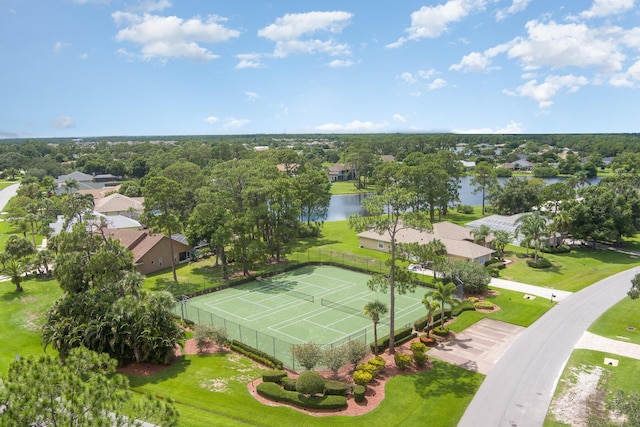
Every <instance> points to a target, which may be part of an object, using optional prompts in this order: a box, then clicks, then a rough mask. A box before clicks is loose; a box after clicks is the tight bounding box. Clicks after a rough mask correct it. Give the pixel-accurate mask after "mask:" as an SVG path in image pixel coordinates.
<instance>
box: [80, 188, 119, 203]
mask: <svg viewBox="0 0 640 427" xmlns="http://www.w3.org/2000/svg"><path fill="white" fill-rule="evenodd" d="M120 187H121V186H120V185H116V186H115V187H102V188H94V189H90V190H78V194H91V195H92V196H93V200H98V199H103V198H105V197H107V196H108V195H109V194H111V193H117V192H118V191H119V190H120Z"/></svg>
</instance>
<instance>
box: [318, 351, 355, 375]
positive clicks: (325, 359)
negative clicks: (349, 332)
mask: <svg viewBox="0 0 640 427" xmlns="http://www.w3.org/2000/svg"><path fill="white" fill-rule="evenodd" d="M348 361H349V360H348V358H347V351H346V348H345V347H344V346H340V347H334V348H329V349H326V350H324V351H323V352H322V363H323V364H324V365H325V366H326V367H327V368H329V369H331V371H332V372H333V375H335V376H336V377H337V376H338V370H340V368H341V367H342V366H344V364H345V363H347V362H348Z"/></svg>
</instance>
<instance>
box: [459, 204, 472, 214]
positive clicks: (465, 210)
mask: <svg viewBox="0 0 640 427" xmlns="http://www.w3.org/2000/svg"><path fill="white" fill-rule="evenodd" d="M456 211H458V212H459V213H462V214H472V213H473V206H470V205H458V206H456Z"/></svg>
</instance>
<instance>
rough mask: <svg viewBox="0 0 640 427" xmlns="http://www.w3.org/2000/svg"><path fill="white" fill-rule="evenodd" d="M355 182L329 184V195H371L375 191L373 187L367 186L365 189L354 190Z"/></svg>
mask: <svg viewBox="0 0 640 427" xmlns="http://www.w3.org/2000/svg"><path fill="white" fill-rule="evenodd" d="M356 182H357V181H355V180H352V181H335V182H332V183H331V194H332V195H337V194H357V193H373V192H375V191H376V187H375V186H374V185H367V188H356V186H355V183H356Z"/></svg>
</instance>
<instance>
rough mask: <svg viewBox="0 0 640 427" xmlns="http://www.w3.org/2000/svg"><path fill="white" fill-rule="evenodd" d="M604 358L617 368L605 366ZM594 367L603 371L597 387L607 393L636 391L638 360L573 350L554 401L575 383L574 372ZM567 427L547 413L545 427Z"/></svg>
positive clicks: (639, 362) (639, 368)
mask: <svg viewBox="0 0 640 427" xmlns="http://www.w3.org/2000/svg"><path fill="white" fill-rule="evenodd" d="M605 357H607V358H612V359H616V360H618V366H615V367H614V366H609V365H605V364H604V358H605ZM596 366H597V367H600V368H602V369H604V371H605V374H604V375H603V376H602V377H601V379H600V383H599V386H600V387H602V388H603V389H604V390H606V391H607V392H614V391H616V390H623V391H625V392H637V391H638V371H639V370H640V360H636V359H629V358H626V357H622V356H618V355H615V354H610V353H603V352H599V351H592V350H575V351H574V352H573V353H572V354H571V357H570V358H569V361H568V362H567V365H566V366H565V369H564V372H563V373H562V376H561V377H560V381H559V382H558V387H557V388H556V392H555V394H554V399H556V398H557V397H558V396H560V395H561V394H562V393H563V392H564V391H565V390H566V389H567V388H568V387H569V385H570V384H572V383H573V382H574V381H575V380H574V379H573V373H574V372H583V371H585V370H588V369H591V368H593V367H596ZM567 425H568V424H564V423H561V422H558V421H557V420H556V419H555V417H554V416H553V414H552V413H551V411H549V413H547V417H546V419H545V423H544V426H545V427H561V426H567Z"/></svg>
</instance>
